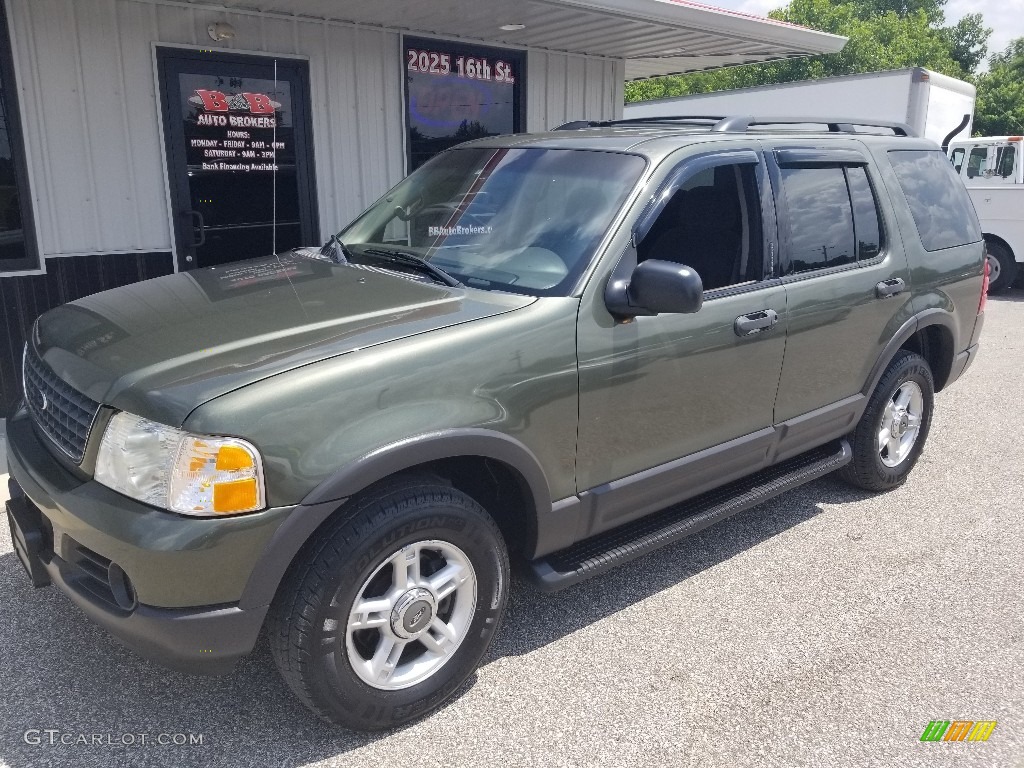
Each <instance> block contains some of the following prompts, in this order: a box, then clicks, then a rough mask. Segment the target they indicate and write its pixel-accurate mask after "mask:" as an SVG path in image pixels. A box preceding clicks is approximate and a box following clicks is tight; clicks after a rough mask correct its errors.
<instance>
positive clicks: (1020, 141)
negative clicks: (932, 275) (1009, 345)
mask: <svg viewBox="0 0 1024 768" xmlns="http://www.w3.org/2000/svg"><path fill="white" fill-rule="evenodd" d="M1022 155H1024V136H988V137H983V138H974V139H963V140H959V141H954V142H953V143H951V144H950V145H949V159H950V160H951V161H952V163H953V167H954V168H955V169H956V171H957V173H959V174H960V178H961V179H963V181H964V184H966V185H967V193H968V194H969V195H970V196H971V201H972V202H973V203H974V209H975V210H976V211H977V212H978V218H979V219H980V220H981V231H982V232H983V233H984V234H985V243H986V245H987V247H988V265H989V288H988V289H989V292H991V293H998V292H999V291H1002V290H1004V289H1006V288H1008V287H1009V286H1010V285H1011V284H1013V282H1014V280H1015V279H1016V280H1017V281H1018V284H1019V283H1020V279H1021V278H1024V268H1021V266H1020V264H1021V262H1024V161H1022V159H1021V156H1022Z"/></svg>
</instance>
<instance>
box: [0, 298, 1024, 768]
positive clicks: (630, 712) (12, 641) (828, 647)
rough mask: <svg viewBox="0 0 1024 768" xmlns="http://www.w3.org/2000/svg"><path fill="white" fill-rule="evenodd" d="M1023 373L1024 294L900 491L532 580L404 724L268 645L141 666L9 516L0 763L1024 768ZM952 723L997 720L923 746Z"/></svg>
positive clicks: (774, 505)
mask: <svg viewBox="0 0 1024 768" xmlns="http://www.w3.org/2000/svg"><path fill="white" fill-rule="evenodd" d="M1022 360H1024V292H1020V291H1014V292H1011V293H1010V294H1008V295H1006V296H1004V297H998V298H993V299H990V301H989V305H988V311H987V318H986V327H985V332H984V335H983V337H982V351H981V354H980V355H979V357H978V360H977V362H976V363H975V364H974V366H973V367H972V368H971V370H970V371H969V372H968V373H967V374H966V375H965V376H964V377H963V378H962V379H961V380H960V381H959V382H957V383H956V384H955V385H953V386H952V387H951V388H950V389H949V390H947V391H945V392H943V393H941V394H939V395H938V396H937V399H936V413H935V420H934V424H933V427H932V432H931V436H930V437H929V440H928V444H927V448H926V451H925V453H924V455H923V456H922V459H921V461H920V463H919V464H918V466H917V468H916V469H915V471H914V472H913V474H912V475H911V477H910V479H909V480H908V482H907V483H906V484H905V485H904V486H903V487H902V488H900V489H898V490H896V491H893V492H891V493H887V494H883V495H869V494H865V493H862V492H859V491H855V490H852V489H850V488H849V487H847V486H845V485H843V484H841V483H840V482H838V481H836V480H833V479H829V478H826V479H824V480H820V481H817V482H815V483H812V484H810V485H807V486H805V487H803V488H801V489H798V490H797V491H795V492H792V493H789V494H787V495H785V496H782V497H779V498H777V499H775V500H773V501H771V502H769V503H766V504H763V505H761V506H759V507H757V508H755V509H752V510H750V511H748V512H745V513H743V514H740V515H738V516H736V517H734V518H732V519H730V520H727V521H725V522H723V523H720V524H718V525H717V526H714V527H712V528H710V529H707V530H706V531H704V532H702V533H700V534H698V535H697V536H695V537H692V538H690V539H688V540H687V541H685V542H683V543H681V544H678V545H675V546H672V547H669V548H667V549H663V550H661V551H659V552H657V553H655V554H652V555H649V556H647V557H646V558H644V559H642V560H639V561H636V562H633V563H631V564H628V565H626V566H623V567H620V568H618V569H617V570H615V571H613V572H612V573H610V574H607V575H605V576H604V577H601V578H598V579H596V580H592V581H590V582H587V583H584V584H582V585H579V586H576V587H573V588H570V589H567V590H565V591H563V592H560V593H556V594H553V595H545V594H542V593H539V592H537V591H536V590H534V589H533V588H532V587H531V586H530V585H529V584H528V583H527V582H525V581H523V580H521V579H517V580H516V582H515V583H514V584H513V591H512V596H511V601H510V605H509V611H508V615H507V620H506V622H505V625H504V628H503V629H502V631H501V632H500V634H499V637H498V639H497V642H496V643H495V646H494V648H493V649H492V650H491V652H490V653H489V655H488V657H487V659H486V660H485V663H484V664H483V666H482V667H481V668H480V669H479V671H478V672H477V673H476V674H475V675H474V676H473V677H472V678H471V679H470V681H469V682H468V683H467V685H466V686H465V687H464V688H463V690H462V691H461V692H460V694H459V696H458V698H456V699H455V700H454V701H452V702H451V703H449V704H448V705H447V706H446V707H445V708H444V709H442V710H441V711H439V712H437V713H435V714H434V715H432V716H429V717H427V718H426V719H424V720H421V721H419V722H417V723H415V724H413V725H411V726H408V727H406V728H404V729H402V730H399V731H396V732H392V733H384V734H375V735H366V734H358V733H352V732H349V731H345V730H342V729H339V728H337V727H333V726H329V725H327V724H325V723H323V722H321V721H320V720H318V719H317V718H316V717H314V716H313V715H311V714H310V713H308V712H307V711H306V710H305V709H304V708H303V707H302V706H301V705H300V704H298V703H297V702H296V700H295V699H294V698H293V697H292V696H291V694H290V693H289V692H288V690H287V689H286V688H285V686H284V684H283V683H282V682H281V681H280V680H279V678H278V677H277V674H276V671H275V670H274V667H273V662H272V660H271V657H270V653H269V650H268V648H267V644H266V642H265V640H263V639H261V641H260V642H259V644H258V646H257V648H256V651H255V652H254V653H253V654H252V655H251V656H250V657H249V658H247V659H245V660H244V661H243V662H242V663H241V664H240V665H239V667H238V668H237V670H236V671H235V672H234V674H232V675H230V676H228V677H223V678H202V677H193V676H188V675H183V674H178V673H174V672H168V671H165V670H163V669H161V668H160V667H158V666H155V665H153V664H150V663H148V662H146V661H143V660H141V659H140V658H138V657H137V656H135V655H134V654H133V653H132V652H130V651H128V650H126V649H124V648H123V647H121V646H119V645H118V644H117V643H116V642H114V641H112V640H111V639H110V638H109V637H108V636H107V635H106V634H105V633H104V632H103V631H102V630H100V629H98V628H97V627H95V626H93V625H92V624H90V623H89V622H88V621H86V620H85V619H84V618H83V616H82V615H81V613H80V612H79V611H78V609H77V608H75V607H74V606H73V605H72V604H71V602H70V601H69V600H68V599H67V598H66V597H64V595H62V594H61V593H60V592H58V591H57V590H56V589H53V588H51V589H43V590H33V589H32V587H31V586H30V585H29V583H28V581H27V578H26V576H25V574H24V572H23V571H22V569H21V566H20V564H19V563H18V561H17V559H16V557H15V555H14V554H13V553H12V551H11V543H10V538H9V536H8V533H7V531H6V527H4V529H3V530H2V532H0V764H3V765H7V766H75V767H76V768H83V767H86V766H121V765H125V766H144V765H167V766H203V767H204V768H212V767H213V766H236V765H238V766H249V765H252V766H283V767H285V768H292V767H293V766H306V765H317V766H321V765H322V766H389V768H390V767H392V766H396V765H399V766H424V767H427V766H446V767H450V766H469V765H480V766H493V765H505V766H528V765H529V766H532V765H537V766H623V765H659V764H660V765H669V766H692V767H693V768H697V767H700V768H710V767H711V766H722V767H723V768H726V767H727V768H737V767H740V766H785V767H786V768H790V767H793V766H823V767H824V766H840V767H842V766H884V767H885V768H892V767H893V766H900V767H901V768H906V767H908V766H928V767H929V768H930V767H931V766H958V767H960V766H985V767H986V768H999V767H1002V766H1007V767H1009V768H1024V621H1022V618H1024V610H1022V608H1024V596H1022V587H1024V577H1022V574H1024V522H1022V516H1021V499H1022V496H1024V480H1022V472H1021V468H1022V467H1024V440H1022V439H1021V436H1022V434H1024V385H1022V383H1021V376H1022V373H1024V366H1022ZM3 480H4V482H3V484H2V486H0V488H2V489H0V495H2V494H4V493H6V478H3ZM937 719H941V720H950V721H955V720H974V721H980V720H995V721H997V722H998V725H997V726H996V728H995V730H994V731H993V732H992V734H991V736H990V737H989V740H988V741H987V742H983V743H981V742H979V743H969V742H945V743H923V742H921V741H920V737H921V734H922V732H923V731H924V729H925V728H926V726H927V725H928V723H929V721H931V720H937ZM182 739H184V740H185V741H186V743H185V744H182V743H181V741H182ZM190 740H191V741H192V742H196V741H199V742H201V743H191V744H190V743H188V742H189V741H190ZM62 742H63V743H62ZM126 742H129V743H126ZM160 742H165V743H160ZM176 742H177V743H176Z"/></svg>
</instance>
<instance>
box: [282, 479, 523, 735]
mask: <svg viewBox="0 0 1024 768" xmlns="http://www.w3.org/2000/svg"><path fill="white" fill-rule="evenodd" d="M354 504H355V509H354V512H353V514H351V515H350V516H348V517H347V518H345V519H344V520H341V521H339V522H338V523H336V524H335V525H334V526H333V528H331V529H329V530H328V531H326V532H325V533H324V535H323V536H322V537H321V536H318V537H317V546H316V547H314V548H312V549H310V550H308V551H306V552H304V553H303V555H301V556H300V559H299V561H298V562H297V563H296V564H295V565H293V567H292V569H291V570H290V571H289V575H288V577H286V580H285V583H283V584H282V586H281V589H280V591H279V594H278V597H277V599H276V600H275V603H274V605H273V606H272V608H271V616H270V636H271V643H272V649H273V653H274V659H275V661H276V663H277V666H278V668H279V669H280V671H281V674H282V676H283V677H284V679H285V681H286V682H287V683H288V686H289V687H290V688H291V689H292V691H293V692H294V693H295V694H296V695H297V696H298V697H299V699H300V700H302V702H303V703H304V704H306V706H308V707H309V708H310V709H312V710H313V711H315V712H317V713H318V714H320V715H321V716H322V717H324V718H325V719H327V720H330V721H332V722H335V723H339V724H341V725H344V726H348V727H350V728H358V729H364V730H373V729H379V728H389V727H394V726H397V725H400V724H402V723H404V722H407V721H409V720H412V719H415V718H417V717H419V716H422V715H424V714H426V713H427V712H429V711H431V710H433V709H435V708H436V707H438V706H440V705H441V704H442V703H443V702H444V701H445V700H446V699H448V698H449V697H450V696H451V695H452V694H454V693H455V691H456V690H458V688H459V686H460V685H462V683H463V682H464V681H465V680H466V678H467V677H469V675H470V674H472V672H473V671H474V670H475V669H476V666H477V664H478V663H479V661H480V658H481V657H482V656H483V654H484V652H485V651H486V650H487V648H488V646H489V645H490V643H491V640H492V639H493V637H494V632H495V630H496V628H497V626H498V623H499V620H500V618H501V614H502V612H503V610H504V607H505V599H506V592H507V585H508V570H509V566H508V555H507V553H506V550H505V545H504V542H503V540H502V538H501V534H500V533H499V532H498V528H497V526H496V525H495V523H494V521H493V520H492V519H491V518H490V517H489V516H488V515H487V513H486V512H485V511H484V510H483V508H482V507H481V506H480V505H479V504H477V503H476V502H475V501H474V500H473V499H472V498H470V497H469V496H467V495H465V494H463V493H461V492H460V491H457V490H455V489H453V488H449V487H447V486H444V485H440V484H438V482H437V481H435V480H425V481H414V482H412V483H405V484H401V485H398V486H394V487H391V488H388V489H385V490H381V491H378V492H374V493H371V494H370V495H368V496H367V497H365V498H363V499H361V500H357V501H355V502H354Z"/></svg>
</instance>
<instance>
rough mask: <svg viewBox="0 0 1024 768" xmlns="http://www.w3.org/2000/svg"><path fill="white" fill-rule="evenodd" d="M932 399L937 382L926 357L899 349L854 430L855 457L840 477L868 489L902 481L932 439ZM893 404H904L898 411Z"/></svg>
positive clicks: (879, 488) (883, 488) (877, 488)
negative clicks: (885, 436)
mask: <svg viewBox="0 0 1024 768" xmlns="http://www.w3.org/2000/svg"><path fill="white" fill-rule="evenodd" d="M934 402H935V384H934V380H933V379H932V371H931V368H930V367H929V366H928V363H927V361H925V359H924V358H923V357H921V356H920V355H918V354H916V353H914V352H910V351H907V350H903V351H901V352H899V353H898V354H897V355H896V357H895V358H894V359H893V361H892V362H891V363H889V367H888V368H886V370H885V373H884V374H883V375H882V379H881V381H879V382H878V386H877V387H875V391H874V392H872V393H871V398H870V399H869V400H868V405H867V408H866V409H865V411H864V415H863V416H861V419H860V421H859V422H858V423H857V428H856V429H855V430H854V431H853V434H851V435H850V447H851V448H852V449H853V459H852V461H850V463H849V464H847V465H846V466H845V467H843V468H842V469H841V470H840V476H841V477H842V478H843V479H844V480H846V482H848V483H850V484H851V485H854V486H856V487H858V488H863V489H864V490H866V491H887V490H889V489H891V488H896V487H897V486H899V485H901V484H902V483H903V481H904V480H906V478H907V475H908V474H910V470H912V469H913V468H914V465H915V464H916V463H917V459H918V457H919V456H920V455H921V451H922V450H923V449H924V444H925V441H926V440H927V439H928V430H929V429H930V428H931V423H932V410H933V408H934ZM894 403H895V404H896V405H897V406H899V405H900V404H904V405H905V407H898V408H896V409H895V410H894V409H893V407H892V406H893V404H894ZM897 417H898V418H899V422H898V423H895V420H896V418H897ZM915 422H916V423H915ZM914 429H916V432H912V430H914ZM883 430H886V431H887V432H888V434H889V439H888V440H886V441H885V445H882V444H881V439H882V437H883V434H882V432H883ZM894 433H897V434H894ZM894 441H895V442H894Z"/></svg>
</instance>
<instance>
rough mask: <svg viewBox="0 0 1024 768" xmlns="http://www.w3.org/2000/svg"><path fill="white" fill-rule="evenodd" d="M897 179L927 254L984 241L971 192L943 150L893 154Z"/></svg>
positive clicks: (890, 155) (891, 154)
mask: <svg viewBox="0 0 1024 768" xmlns="http://www.w3.org/2000/svg"><path fill="white" fill-rule="evenodd" d="M889 162H891V163H892V167H893V170H894V171H895V172H896V178H897V179H898V180H899V183H900V187H901V188H902V189H903V195H904V197H906V199H907V205H908V206H909V207H910V212H911V213H912V214H913V216H914V223H915V224H916V225H917V234H918V235H919V236H920V238H921V243H922V245H924V247H925V250H927V251H940V250H942V249H944V248H953V247H955V246H958V245H965V244H967V243H976V242H978V241H979V240H981V227H980V225H979V224H978V216H977V214H975V212H974V206H973V205H971V201H970V198H969V197H968V196H967V189H966V188H965V187H964V185H963V182H961V181H960V179H959V177H957V175H956V172H955V171H954V170H953V166H952V165H950V163H949V161H948V160H947V159H946V158H945V156H944V155H943V154H942V152H940V151H939V150H925V149H900V150H892V151H890V152H889Z"/></svg>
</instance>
